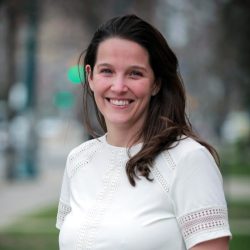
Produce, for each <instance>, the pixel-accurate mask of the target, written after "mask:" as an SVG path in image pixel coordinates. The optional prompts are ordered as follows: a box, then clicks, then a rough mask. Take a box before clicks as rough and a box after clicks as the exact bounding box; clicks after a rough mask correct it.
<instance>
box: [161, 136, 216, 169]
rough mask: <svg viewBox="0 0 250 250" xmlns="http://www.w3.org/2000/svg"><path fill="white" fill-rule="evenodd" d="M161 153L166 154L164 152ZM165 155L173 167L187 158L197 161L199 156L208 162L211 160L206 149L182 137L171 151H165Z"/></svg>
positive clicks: (188, 138)
mask: <svg viewBox="0 0 250 250" xmlns="http://www.w3.org/2000/svg"><path fill="white" fill-rule="evenodd" d="M163 153H165V154H166V152H163ZM167 153H168V154H169V157H171V159H172V160H173V162H174V163H175V165H178V164H179V163H180V162H181V161H183V160H185V159H187V158H194V159H195V158H197V159H198V158H199V156H201V155H202V156H204V157H205V158H208V159H209V160H213V157H212V155H211V154H210V152H209V151H208V150H207V148H206V147H204V146H203V145H201V144H200V143H199V142H197V141H195V140H194V139H192V138H190V137H183V138H182V139H181V140H180V141H178V142H176V143H175V144H174V145H173V147H172V148H171V149H169V150H167Z"/></svg>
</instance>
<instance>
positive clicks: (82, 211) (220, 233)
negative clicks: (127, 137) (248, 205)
mask: <svg viewBox="0 0 250 250" xmlns="http://www.w3.org/2000/svg"><path fill="white" fill-rule="evenodd" d="M140 148H141V144H138V145H135V146H133V147H132V148H131V149H130V154H131V155H134V154H136V153H137V152H138V151H139V150H140ZM128 159H129V157H128V150H127V149H126V148H120V147H115V146H112V145H109V144H108V143H107V142H106V137H105V136H102V137H100V138H99V139H93V140H90V141H87V142H85V143H83V144H81V145H80V146H78V147H76V148H75V149H73V150H72V151H71V152H70V154H69V156H68V159H67V164H66V168H65V173H64V178H63V183H62V189H61V197H60V201H59V206H58V215H57V223H56V226H57V228H59V229H60V234H59V244H60V249H61V250H72V249H77V250H78V249H81V250H83V249H84V250H111V249H119V250H134V249H140V250H152V249H155V250H166V249H171V250H184V249H190V248H191V247H192V246H194V245H196V244H197V243H200V242H203V241H207V240H210V239H215V238H219V237H224V236H231V233H230V229H229V225H228V215H227V206H226V201H225V197H224V192H223V186H222V177H221V174H220V171H219V169H218V167H217V166H216V164H215V161H214V159H213V158H212V156H211V154H210V153H209V152H208V151H207V149H205V148H204V147H203V146H201V145H200V144H199V143H197V142H195V141H194V140H192V139H190V138H186V139H184V140H181V141H180V143H179V144H178V145H177V146H176V147H174V148H172V149H170V150H167V151H164V152H162V153H161V154H159V155H158V156H157V157H156V159H155V161H154V165H153V168H152V170H151V173H150V177H151V178H153V181H152V182H150V181H148V180H146V179H145V178H144V177H140V180H138V181H136V186H135V187H132V186H131V185H130V183H129V181H128V178H127V175H126V170H125V165H126V162H127V160H128Z"/></svg>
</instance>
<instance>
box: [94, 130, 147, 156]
mask: <svg viewBox="0 0 250 250" xmlns="http://www.w3.org/2000/svg"><path fill="white" fill-rule="evenodd" d="M99 139H100V140H101V141H102V142H103V143H104V145H105V146H107V147H108V148H110V149H111V150H115V151H119V152H126V153H127V152H128V151H129V152H130V153H132V154H135V153H138V152H139V151H140V149H141V148H142V145H143V143H142V142H140V143H137V144H135V145H133V146H132V147H120V146H115V145H112V144H110V143H109V142H108V141H107V134H104V135H103V136H101V137H100V138H99Z"/></svg>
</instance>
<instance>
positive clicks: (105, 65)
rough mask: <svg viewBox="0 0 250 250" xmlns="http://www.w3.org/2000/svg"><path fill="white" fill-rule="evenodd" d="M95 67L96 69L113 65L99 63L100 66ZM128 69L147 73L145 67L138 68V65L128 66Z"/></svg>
mask: <svg viewBox="0 0 250 250" xmlns="http://www.w3.org/2000/svg"><path fill="white" fill-rule="evenodd" d="M96 66H97V67H98V68H99V67H113V65H112V64H109V63H100V64H97V65H96ZM129 68H131V69H138V70H143V71H145V72H147V69H146V68H145V67H143V66H139V65H131V66H129Z"/></svg>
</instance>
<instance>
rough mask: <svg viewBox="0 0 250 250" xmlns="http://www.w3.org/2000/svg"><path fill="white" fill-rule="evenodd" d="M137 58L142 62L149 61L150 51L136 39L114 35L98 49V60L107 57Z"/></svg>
mask: <svg viewBox="0 0 250 250" xmlns="http://www.w3.org/2000/svg"><path fill="white" fill-rule="evenodd" d="M122 58H123V59H124V60H127V61H129V60H137V61H140V62H141V63H142V62H144V63H148V62H149V54H148V51H147V50H146V49H145V48H144V47H143V46H141V45H140V44H139V43H136V42H134V41H131V40H128V39H124V38H119V37H112V38H108V39H106V40H104V41H102V42H101V43H100V44H99V46H98V49H97V56H96V61H99V60H105V59H110V60H111V59H117V60H118V59H122Z"/></svg>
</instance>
